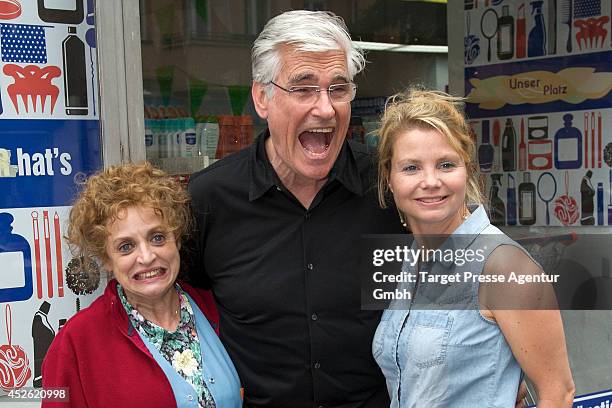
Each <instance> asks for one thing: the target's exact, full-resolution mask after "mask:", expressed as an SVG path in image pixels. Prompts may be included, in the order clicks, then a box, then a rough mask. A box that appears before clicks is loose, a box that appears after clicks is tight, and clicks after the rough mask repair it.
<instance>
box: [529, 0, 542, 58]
mask: <svg viewBox="0 0 612 408" xmlns="http://www.w3.org/2000/svg"><path fill="white" fill-rule="evenodd" d="M543 3H544V2H543V1H542V0H537V1H532V2H531V3H530V4H531V14H532V15H533V19H534V22H535V24H534V26H533V28H532V29H531V31H529V40H528V42H527V56H529V57H540V56H542V55H546V26H545V25H544V16H543V15H542V4H543Z"/></svg>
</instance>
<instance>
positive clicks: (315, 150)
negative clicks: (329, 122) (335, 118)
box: [298, 127, 334, 156]
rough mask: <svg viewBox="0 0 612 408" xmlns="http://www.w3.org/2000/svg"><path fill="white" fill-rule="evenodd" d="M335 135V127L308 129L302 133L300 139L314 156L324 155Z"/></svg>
mask: <svg viewBox="0 0 612 408" xmlns="http://www.w3.org/2000/svg"><path fill="white" fill-rule="evenodd" d="M333 137H334V128H333V127H328V128H316V129H308V130H307V131H305V132H302V133H300V135H299V136H298V140H299V141H300V144H301V145H302V147H303V148H304V150H306V151H307V152H308V153H311V154H312V155H314V156H319V155H320V156H324V155H325V153H326V152H327V150H328V149H329V146H330V144H331V141H332V139H333Z"/></svg>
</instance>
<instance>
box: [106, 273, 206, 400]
mask: <svg viewBox="0 0 612 408" xmlns="http://www.w3.org/2000/svg"><path fill="white" fill-rule="evenodd" d="M174 287H175V289H176V292H177V294H178V295H179V299H180V302H181V318H180V321H179V324H178V327H177V328H176V330H175V331H173V332H170V331H168V330H166V329H164V328H163V327H160V326H158V325H156V324H155V323H153V322H150V321H148V320H147V319H145V318H144V316H142V315H141V314H140V313H139V312H138V310H136V309H134V308H133V307H132V305H130V303H129V302H128V300H127V298H126V296H125V292H124V291H123V288H122V287H121V285H117V293H118V294H119V298H120V299H121V303H122V304H123V307H124V308H125V311H126V312H127V314H128V316H129V319H130V322H131V323H132V325H133V326H134V328H135V329H136V330H137V331H138V333H140V335H141V336H143V337H144V338H146V339H147V340H148V341H149V342H151V344H153V346H154V347H155V348H156V349H157V350H158V351H159V352H160V354H161V355H162V356H163V357H164V358H165V359H166V360H167V361H168V362H169V363H170V364H171V365H172V367H173V368H174V369H175V370H176V372H177V373H178V374H180V375H181V376H182V377H183V378H184V379H185V381H187V383H189V385H191V386H192V387H193V389H194V390H195V391H196V392H197V393H198V402H199V404H200V406H201V407H202V408H216V406H217V405H216V404H215V400H214V398H213V396H212V394H211V393H210V390H209V389H208V387H207V386H206V383H205V382H204V379H203V378H202V369H201V362H202V351H201V348H200V340H199V339H198V332H197V330H196V325H195V315H194V313H193V309H192V308H191V304H190V303H189V300H188V299H187V296H186V294H185V292H183V290H182V289H181V287H180V286H179V285H178V284H175V285H174Z"/></svg>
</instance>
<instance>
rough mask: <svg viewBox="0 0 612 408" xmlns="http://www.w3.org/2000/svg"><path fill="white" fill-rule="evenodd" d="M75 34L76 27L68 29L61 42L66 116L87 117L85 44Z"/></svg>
mask: <svg viewBox="0 0 612 408" xmlns="http://www.w3.org/2000/svg"><path fill="white" fill-rule="evenodd" d="M76 32H77V31H76V27H68V36H67V37H66V38H65V39H64V41H63V42H62V55H63V58H64V100H65V103H66V114H67V115H87V106H88V105H87V71H86V63H85V44H84V43H83V41H81V39H80V38H79V37H78V36H77V34H76Z"/></svg>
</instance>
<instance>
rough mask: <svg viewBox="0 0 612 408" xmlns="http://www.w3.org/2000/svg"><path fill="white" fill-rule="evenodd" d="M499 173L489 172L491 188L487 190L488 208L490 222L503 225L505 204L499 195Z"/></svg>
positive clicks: (504, 221)
mask: <svg viewBox="0 0 612 408" xmlns="http://www.w3.org/2000/svg"><path fill="white" fill-rule="evenodd" d="M501 176H502V175H501V174H491V190H490V192H489V209H490V211H491V224H493V225H497V226H500V225H504V224H505V223H506V206H505V205H504V201H503V200H502V199H501V198H500V197H499V190H500V188H501Z"/></svg>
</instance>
